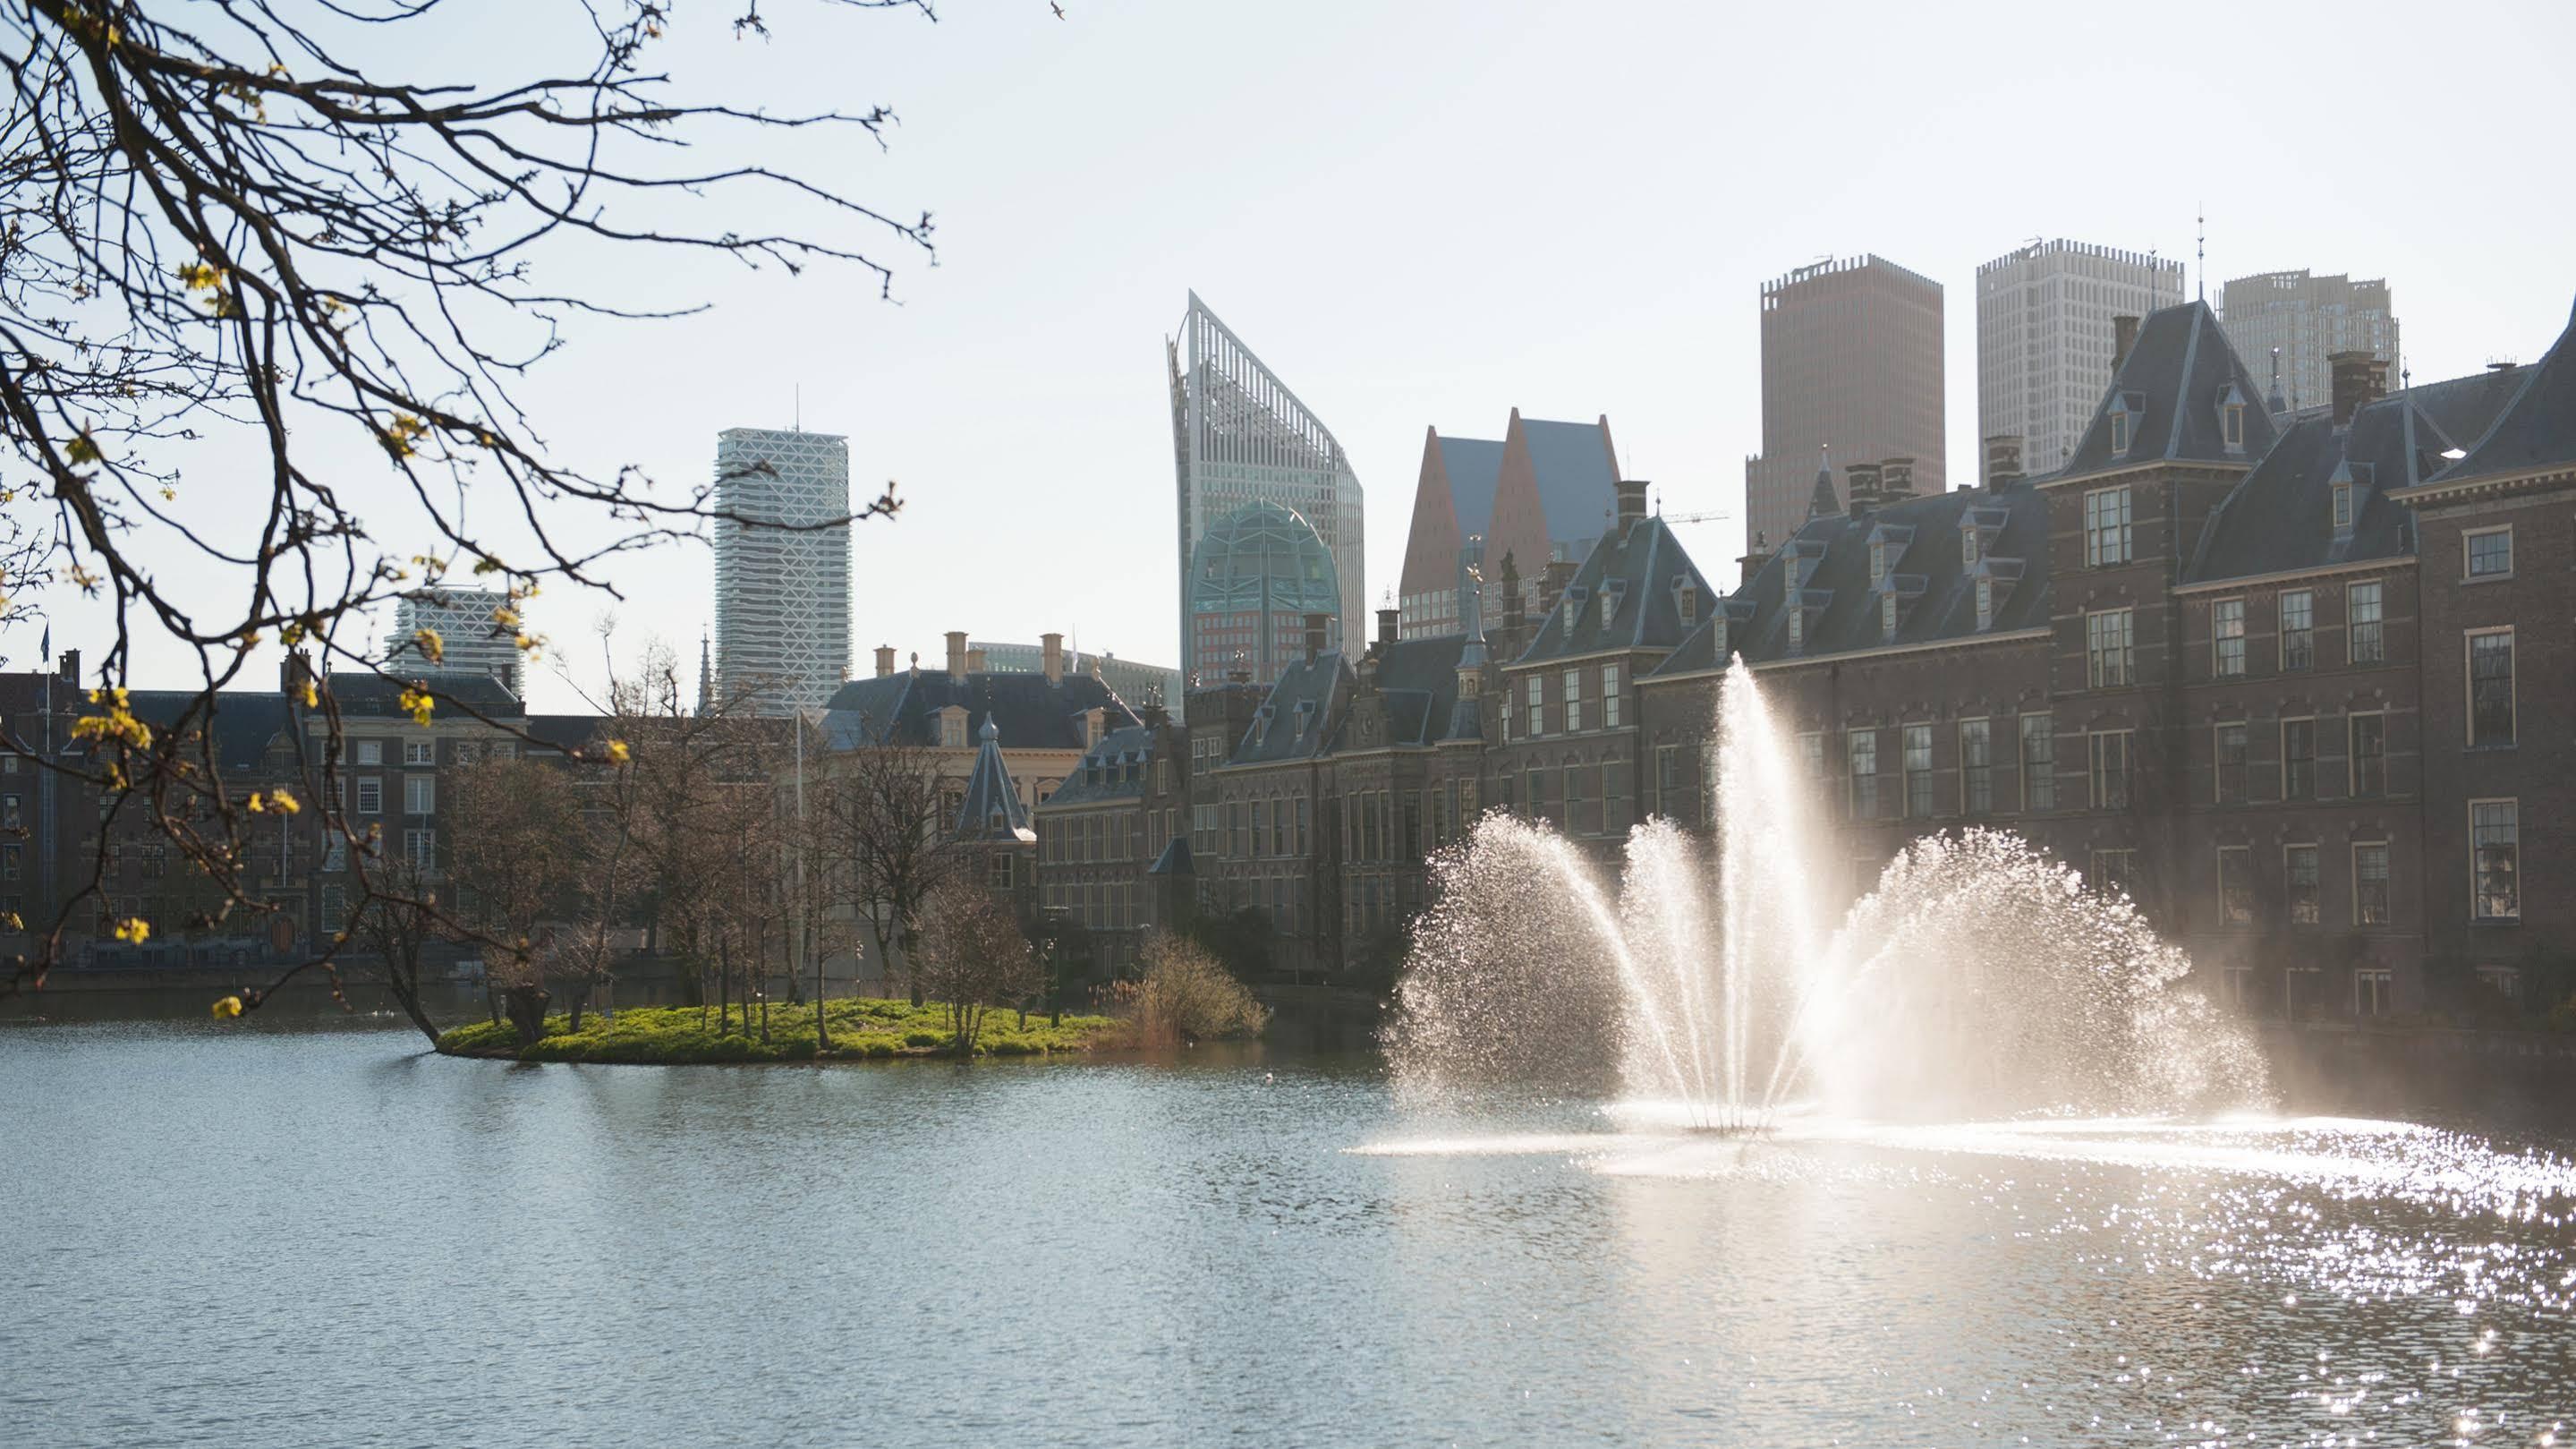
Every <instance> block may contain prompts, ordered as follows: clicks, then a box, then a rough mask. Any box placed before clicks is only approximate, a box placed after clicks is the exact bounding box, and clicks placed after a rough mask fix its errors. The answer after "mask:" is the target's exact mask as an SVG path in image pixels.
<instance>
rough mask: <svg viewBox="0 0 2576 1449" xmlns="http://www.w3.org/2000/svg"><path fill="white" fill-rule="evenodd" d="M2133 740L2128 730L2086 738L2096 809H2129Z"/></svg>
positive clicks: (2087, 762) (2094, 806)
mask: <svg viewBox="0 0 2576 1449" xmlns="http://www.w3.org/2000/svg"><path fill="white" fill-rule="evenodd" d="M2129 737H2130V731H2128V730H2098V731H2095V732H2094V733H2092V734H2088V735H2086V736H2085V737H2084V746H2085V754H2086V768H2087V771H2088V773H2089V775H2090V777H2091V780H2092V785H2093V808H2094V809H2096V810H2126V809H2128V808H2129Z"/></svg>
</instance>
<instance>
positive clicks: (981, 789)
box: [957, 711, 1035, 840]
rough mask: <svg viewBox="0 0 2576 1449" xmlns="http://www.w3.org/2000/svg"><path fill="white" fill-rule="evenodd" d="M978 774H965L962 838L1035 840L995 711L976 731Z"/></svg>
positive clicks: (959, 814) (959, 810) (960, 823)
mask: <svg viewBox="0 0 2576 1449" xmlns="http://www.w3.org/2000/svg"><path fill="white" fill-rule="evenodd" d="M975 738H976V739H977V740H978V741H979V742H980V744H979V745H978V747H977V749H976V751H975V773H973V774H971V775H969V776H967V777H966V798H965V799H964V800H963V801H961V802H960V803H959V805H958V807H957V837H958V838H959V839H960V840H1020V839H1034V838H1035V837H1034V836H1032V835H1030V834H1029V833H1028V830H1029V807H1028V806H1027V805H1025V804H1022V803H1021V801H1020V790H1019V787H1018V786H1017V785H1015V784H1013V783H1012V782H1011V767H1010V766H1009V765H1007V764H1005V763H1003V760H1002V727H1001V726H1000V725H999V724H997V723H995V722H994V719H993V716H992V713H991V712H990V711H987V712H986V713H985V715H984V724H983V727H982V728H980V729H978V730H977V731H976V732H975Z"/></svg>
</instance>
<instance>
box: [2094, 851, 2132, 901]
mask: <svg viewBox="0 0 2576 1449" xmlns="http://www.w3.org/2000/svg"><path fill="white" fill-rule="evenodd" d="M2137 856H2138V853H2137V852H2136V851H2134V850H2097V851H2094V852H2093V854H2092V858H2091V860H2090V861H2089V862H2087V869H2086V870H2085V872H2084V879H2085V880H2086V882H2088V883H2089V884H2090V885H2091V886H2092V887H2093V889H2095V890H2097V891H2100V892H2101V893H2102V894H2104V895H2106V896H2124V895H2127V894H2128V893H2129V884H2130V882H2131V881H2134V880H2136V879H2137Z"/></svg>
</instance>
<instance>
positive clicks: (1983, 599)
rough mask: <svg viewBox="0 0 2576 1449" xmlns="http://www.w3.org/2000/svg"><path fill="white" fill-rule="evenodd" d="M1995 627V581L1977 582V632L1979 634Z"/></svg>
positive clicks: (1988, 579)
mask: <svg viewBox="0 0 2576 1449" xmlns="http://www.w3.org/2000/svg"><path fill="white" fill-rule="evenodd" d="M1994 626H1995V581H1994V580H1993V579H1991V578H1981V579H1979V580H1977V630H1978V632H1980V633H1983V632H1984V631H1986V630H1988V629H1991V628H1993V627H1994Z"/></svg>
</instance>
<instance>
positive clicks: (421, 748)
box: [403, 740, 438, 765]
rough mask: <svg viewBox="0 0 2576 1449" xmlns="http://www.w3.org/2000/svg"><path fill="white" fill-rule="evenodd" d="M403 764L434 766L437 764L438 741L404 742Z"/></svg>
mask: <svg viewBox="0 0 2576 1449" xmlns="http://www.w3.org/2000/svg"><path fill="white" fill-rule="evenodd" d="M403 763H404V764H406V765H435V764H437V763H438V741H436V740H405V741H403Z"/></svg>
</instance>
